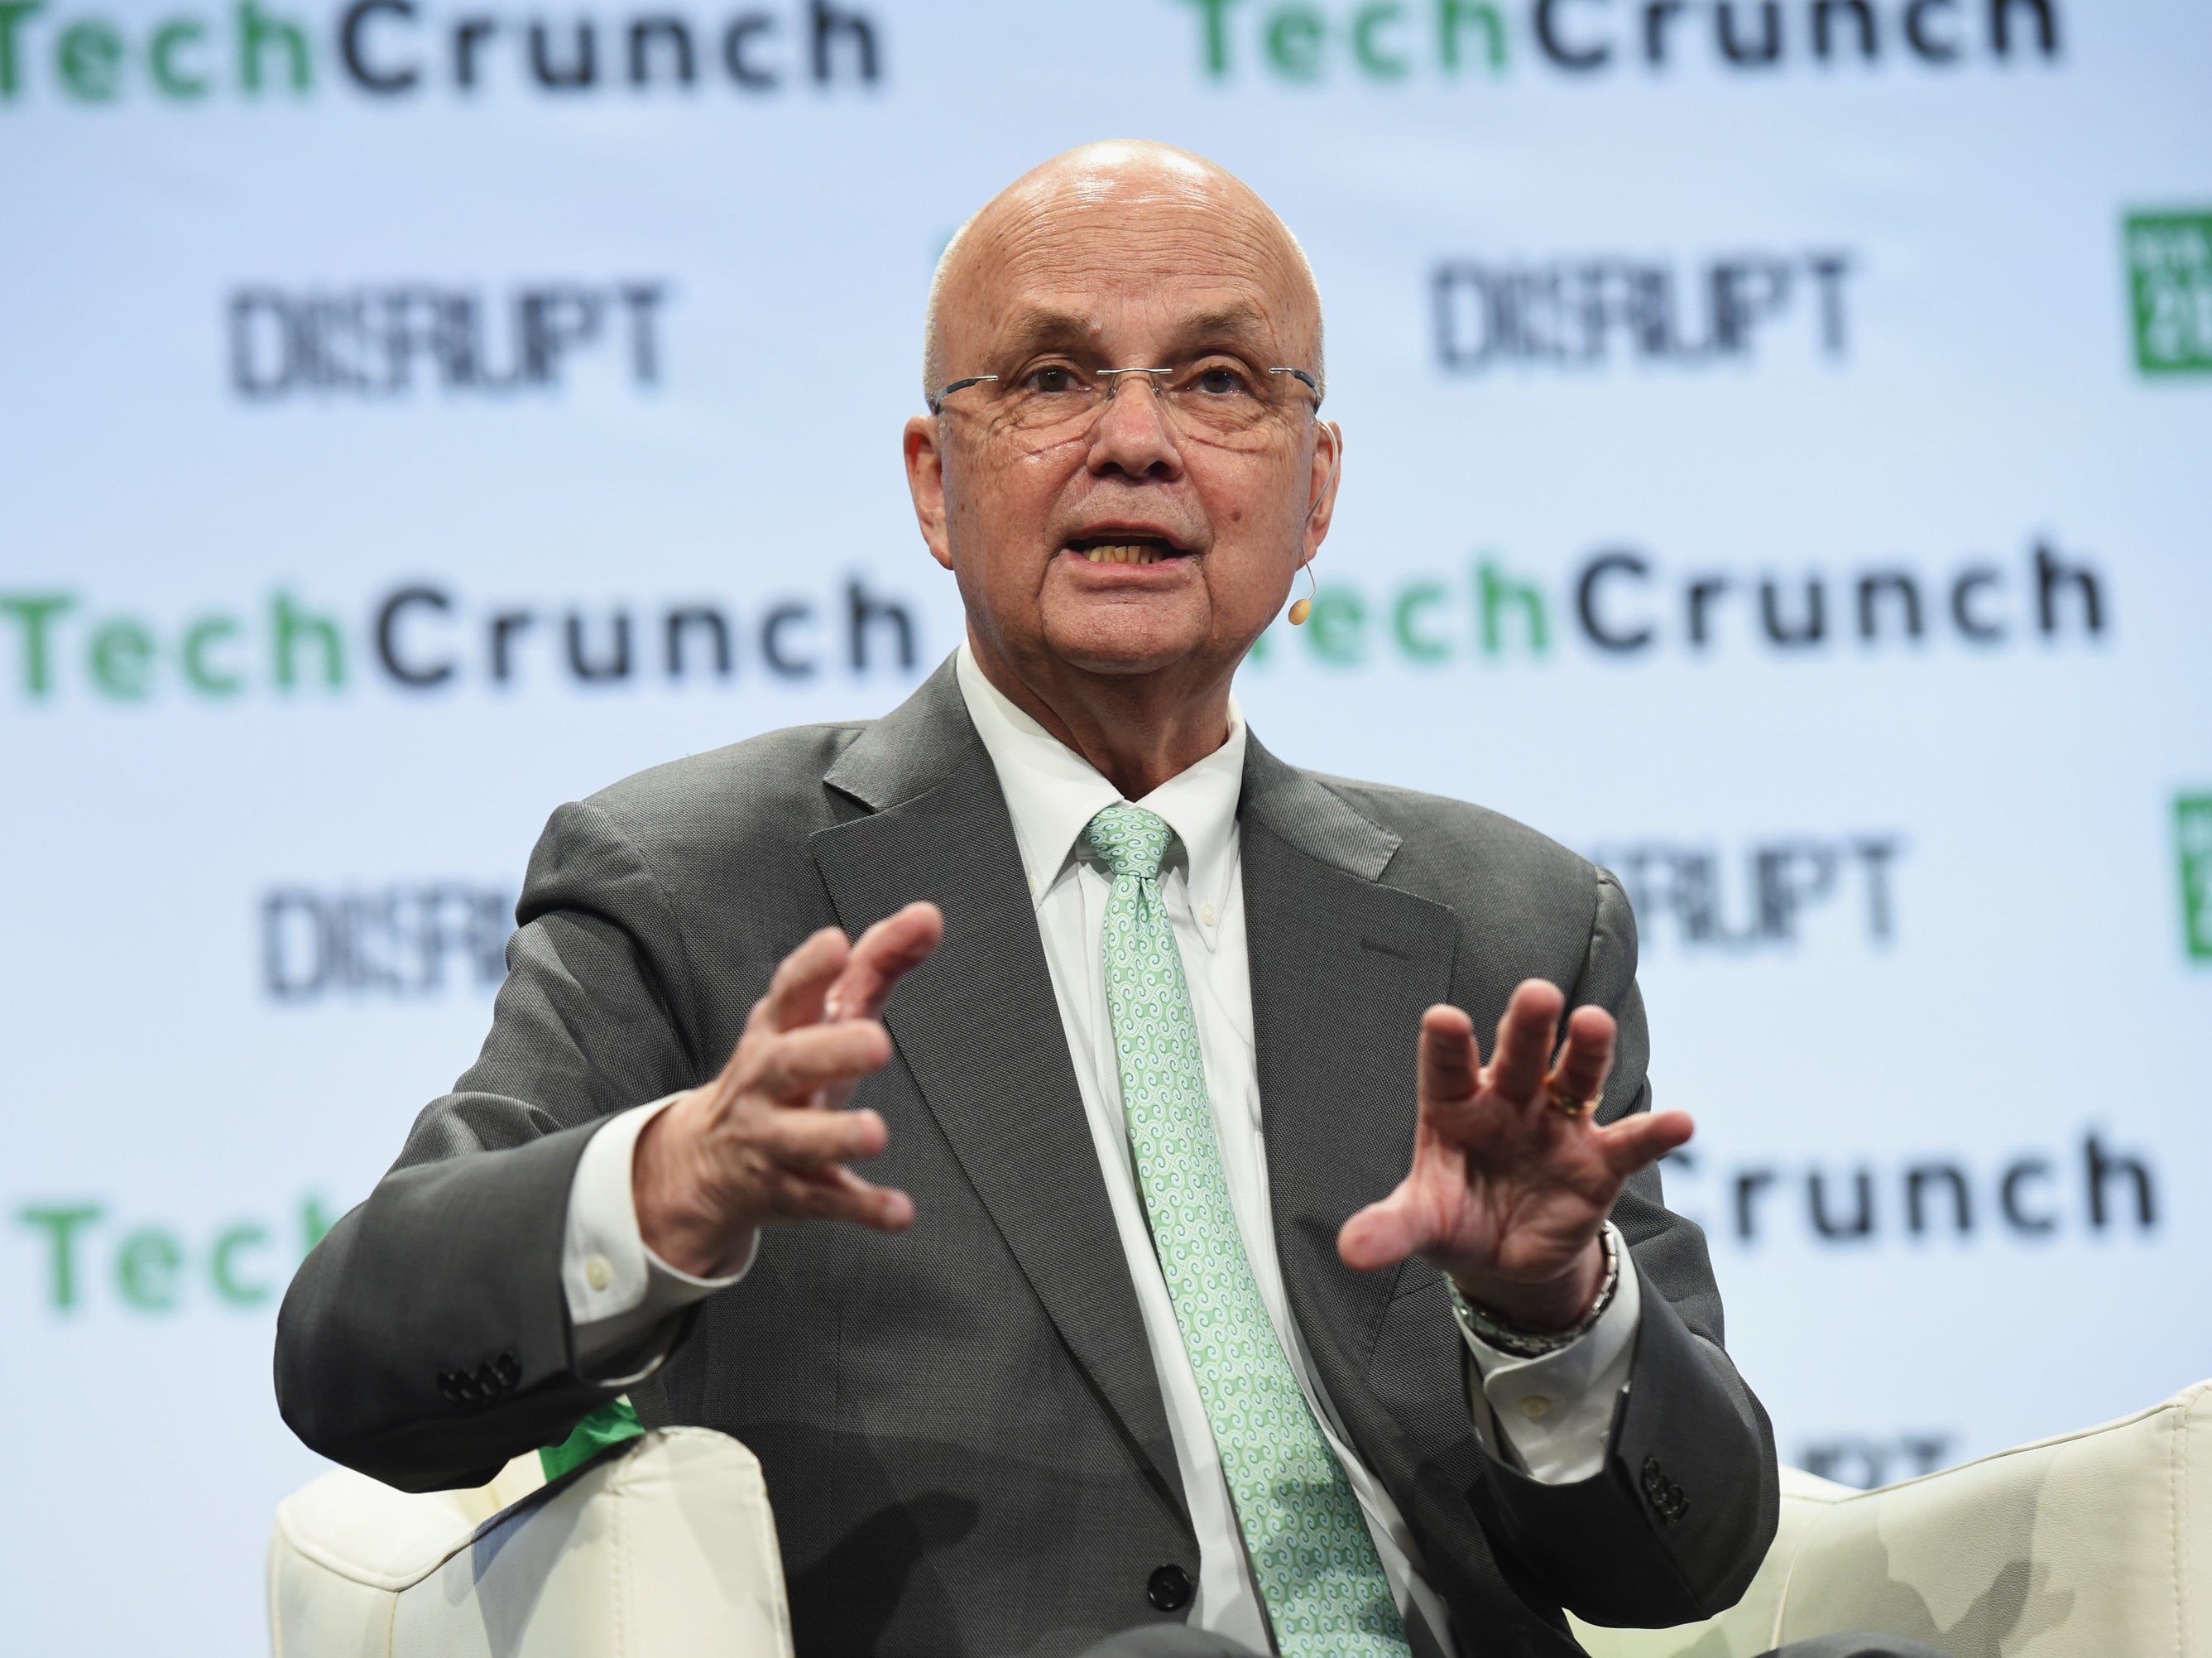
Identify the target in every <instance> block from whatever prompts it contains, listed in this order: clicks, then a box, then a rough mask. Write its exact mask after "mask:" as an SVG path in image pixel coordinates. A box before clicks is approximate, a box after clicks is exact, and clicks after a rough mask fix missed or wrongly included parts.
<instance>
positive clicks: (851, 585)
mask: <svg viewBox="0 0 2212 1658" xmlns="http://www.w3.org/2000/svg"><path fill="white" fill-rule="evenodd" d="M0 638H4V639H6V640H7V642H8V643H11V644H12V645H13V647H14V650H15V665H14V672H13V674H9V677H8V680H7V683H8V684H9V686H10V687H11V689H12V696H13V700H15V702H17V703H19V704H29V705H31V706H33V707H40V706H49V705H52V704H53V703H54V702H55V701H56V700H57V699H58V698H60V697H61V696H63V695H64V693H77V694H85V693H88V694H89V696H90V697H91V698H93V699H94V700H95V701H99V702H109V703H143V702H148V701H150V700H153V699H155V698H158V697H161V696H165V695H166V696H174V695H177V694H179V693H181V694H182V695H184V696H185V697H188V698H191V699H193V700H196V701H203V702H231V701H234V700H236V699H237V698H240V697H241V696H245V695H246V694H248V693H250V692H260V693H267V692H275V693H276V694H277V695H279V696H280V697H287V698H289V697H295V696H298V695H300V694H301V693H302V692H319V693H321V694H322V695H323V696H325V697H329V696H333V695H341V694H343V693H344V692H348V691H349V690H350V689H351V687H352V686H353V685H354V684H355V682H356V678H357V677H359V676H362V675H364V674H366V675H367V676H368V677H372V678H374V679H375V680H380V681H382V682H383V683H384V684H386V686H392V687H394V688H396V689H398V690H400V691H403V692H436V691H451V690H457V689H459V688H460V687H462V686H484V687H489V688H491V689H494V690H497V691H503V692H514V691H518V690H525V689H532V688H539V687H543V686H546V685H548V684H566V685H568V686H579V687H587V688H592V689H606V688H610V687H613V686H621V685H624V684H629V683H631V682H633V681H635V682H637V683H639V684H643V683H646V682H647V681H658V682H659V683H660V684H662V685H665V686H669V687H670V688H671V689H677V690H689V689H692V688H695V687H698V686H726V685H728V684H730V683H731V682H732V680H735V679H736V678H737V676H738V674H739V672H740V668H741V667H742V670H743V672H744V673H746V674H754V675H763V676H765V677H767V678H769V679H770V680H787V681H800V680H811V679H813V678H815V677H816V676H817V674H826V673H830V672H833V671H842V672H843V673H846V674H850V675H852V676H853V677H854V678H856V679H858V678H861V677H863V676H865V675H867V674H872V673H874V672H876V671H877V670H878V668H879V667H894V668H896V670H897V671H898V672H900V673H902V674H908V675H909V676H910V675H911V674H913V672H914V670H915V664H916V662H917V661H919V660H920V655H921V635H920V630H919V625H918V624H917V622H916V620H915V613H914V611H913V609H912V607H909V606H908V605H907V604H904V603H902V602H901V601H900V600H896V599H890V598H884V597H882V596H880V595H878V594H875V593H873V592H872V591H871V590H870V589H869V588H868V587H867V585H866V582H863V581H862V580H861V578H860V577H859V576H854V577H852V578H850V579H849V580H848V581H847V582H846V583H845V585H844V588H843V591H842V593H838V594H835V595H834V596H829V597H823V598H805V597H798V596H793V597H786V598H782V599H778V600H769V601H765V602H763V603H762V604H761V606H760V607H759V608H758V609H757V611H752V612H744V611H739V610H738V609H735V608H733V607H730V606H727V605H725V604H722V603H720V602H719V601H715V600H703V599H702V600H677V601H674V602H671V603H667V604H664V605H661V606H659V607H650V608H647V607H635V606H631V605H627V604H611V605H606V606H604V607H595V608H586V607H582V606H580V605H553V604H543V603H524V604H496V603H493V604H484V603H473V602H466V601H465V600H462V599H461V598H460V597H459V596H458V595H457V594H455V593H454V592H453V589H452V588H447V587H445V586H442V585H441V584H438V583H435V582H416V583H410V585H407V586H404V587H400V588H393V589H391V590H390V591H388V592H386V593H385V594H382V595H381V596H380V597H378V598H377V599H375V600H373V601H372V602H371V603H370V605H369V606H368V609H367V611H366V613H365V614H364V615H362V618H361V619H360V620H359V621H358V623H356V624H352V625H349V623H348V622H347V621H346V620H345V619H343V618H342V617H341V616H339V615H338V614H337V613H335V612H332V611H328V610H321V609H317V608H315V607H311V606H309V605H307V603H305V602H303V601H302V600H300V599H299V598H298V597H297V596H295V594H292V593H291V592H290V591H289V590H287V589H284V588H278V589H277V590H276V592H275V593H274V594H271V595H270V599H269V601H268V603H267V605H266V606H264V607H260V608H258V609H255V608H251V607H221V608H216V609H210V610H206V611H202V612H199V613H195V614H193V615H191V616H188V617H186V618H185V619H182V620H179V621H172V622H168V623H166V624H165V623H162V622H158V621H156V620H155V619H152V618H149V617H147V616H143V615H139V614H133V613H129V612H123V611H110V610H106V609H105V608H94V607H91V606H89V605H88V604H87V602H86V601H85V599H84V597H83V595H82V594H78V593H76V592H73V591H70V590H69V589H67V588H52V589H46V590H41V591H15V592H9V591H7V590H5V589H0ZM4 649H6V646H5V645H0V650H4ZM6 672H7V669H6V667H5V665H4V662H0V674H5V673H6Z"/></svg>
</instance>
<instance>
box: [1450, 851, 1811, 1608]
mask: <svg viewBox="0 0 2212 1658" xmlns="http://www.w3.org/2000/svg"><path fill="white" fill-rule="evenodd" d="M1598 883H1599V886H1598V902H1597V911H1596V917H1595V922H1594V923H1593V925H1592V928H1591V932H1590V942H1589V955H1588V956H1587V958H1586V959H1585V961H1584V964H1583V973H1582V978H1581V981H1580V982H1579V983H1578V984H1577V985H1576V986H1575V987H1574V989H1573V991H1571V994H1570V996H1569V998H1568V1001H1569V1005H1570V1006H1577V1005H1580V1004H1582V1003H1595V1004H1596V1005H1598V1006H1600V1007H1602V1008H1605V1009H1608V1010H1609V1011H1610V1012H1611V1013H1612V1014H1613V1015H1614V1017H1615V1018H1616V1019H1617V1020H1618V1021H1620V1045H1619V1048H1618V1051H1617V1057H1616V1058H1615V1061H1614V1066H1613V1076H1612V1077H1611V1079H1610V1081H1609V1082H1607V1086H1606V1091H1605V1100H1604V1103H1603V1105H1602V1106H1601V1107H1600V1111H1599V1117H1600V1119H1601V1120H1602V1121H1607V1122H1610V1121H1613V1120H1614V1119H1618V1118H1620V1117H1621V1116H1623V1115H1625V1114H1626V1113H1627V1112H1633V1111H1648V1110H1650V1107H1651V1085H1650V1081H1649V1079H1648V1078H1647V1076H1645V1070H1646V1067H1647V1064H1648V1062H1649V1060H1650V1033H1649V1031H1648V1029H1647V1028H1646V1026H1645V1022H1644V1002H1643V997H1641V995H1639V994H1638V991H1637V988H1636V923H1635V919H1634V917H1633V916H1632V913H1631V912H1630V910H1629V905H1628V900H1627V898H1626V895H1625V894H1623V893H1622V892H1621V889H1620V884H1619V883H1618V882H1617V881H1615V880H1614V879H1613V876H1612V875H1610V874H1607V873H1606V872H1604V871H1600V872H1599V875H1598ZM1613 1222H1614V1224H1616V1225H1617V1226H1619V1227H1620V1230H1621V1234H1622V1235H1623V1236H1624V1237H1625V1238H1626V1239H1627V1240H1628V1245H1629V1248H1630V1250H1631V1252H1632V1253H1633V1255H1634V1257H1635V1259H1636V1265H1637V1271H1638V1277H1639V1278H1640V1280H1641V1283H1642V1288H1643V1291H1644V1295H1643V1312H1642V1317H1641V1320H1640V1322H1639V1324H1638V1330H1637V1336H1636V1350H1635V1358H1634V1360H1633V1362H1632V1365H1631V1368H1630V1371H1629V1377H1628V1382H1627V1385H1626V1387H1624V1388H1623V1389H1622V1392H1621V1394H1620V1399H1619V1401H1618V1403H1617V1404H1616V1405H1615V1407H1614V1410H1613V1427H1612V1431H1611V1434H1610V1436H1609V1437H1608V1441H1607V1448H1606V1458H1605V1462H1604V1464H1603V1466H1601V1468H1600V1470H1599V1471H1598V1472H1596V1473H1595V1474H1593V1475H1591V1476H1590V1477H1589V1478H1587V1479H1584V1480H1580V1481H1577V1482H1576V1483H1574V1484H1565V1485H1546V1484H1539V1483H1537V1482H1536V1481H1534V1480H1533V1479H1530V1478H1528V1477H1527V1476H1526V1475H1524V1474H1522V1473H1521V1472H1518V1471H1517V1470H1516V1469H1514V1468H1512V1467H1510V1466H1508V1465H1507V1464H1506V1463H1504V1461H1502V1460H1499V1459H1498V1458H1497V1457H1495V1456H1492V1455H1490V1454H1488V1453H1487V1452H1486V1453H1485V1454H1484V1478H1483V1480H1482V1482H1481V1484H1480V1485H1478V1486H1477V1487H1476V1490H1475V1493H1474V1500H1475V1503H1476V1506H1477V1509H1478V1510H1479V1512H1480V1517H1481V1519H1482V1521H1483V1526H1484V1529H1485V1530H1486V1531H1487V1532H1488V1533H1490V1535H1491V1537H1492V1540H1493V1541H1494V1542H1496V1543H1497V1544H1498V1545H1500V1547H1501V1548H1502V1549H1503V1550H1504V1551H1505V1552H1507V1553H1509V1554H1510V1555H1511V1556H1512V1557H1514V1558H1515V1559H1516V1561H1517V1562H1518V1563H1519V1564H1520V1565H1521V1566H1522V1568H1523V1569H1524V1570H1526V1571H1527V1572H1528V1573H1529V1574H1530V1575H1531V1576H1533V1578H1534V1580H1535V1582H1536V1583H1538V1584H1540V1585H1541V1586H1542V1588H1545V1589H1546V1590H1547V1591H1548V1592H1549V1593H1550V1594H1552V1595H1553V1596H1554V1597H1555V1598H1556V1599H1557V1600H1559V1603H1560V1604H1561V1605H1563V1606H1565V1607H1566V1608H1567V1609H1568V1610H1570V1611H1571V1612H1575V1613H1576V1614H1577V1615H1578V1616H1580V1617H1582V1618H1587V1619H1588V1620H1589V1621H1590V1622H1591V1623H1594V1624H1606V1625H1608V1626H1612V1627H1617V1628H1658V1627H1663V1626H1667V1625H1671V1624H1682V1623H1688V1622H1691V1621H1692V1620H1693V1619H1696V1618H1707V1617H1711V1615H1713V1614H1714V1613H1715V1612H1720V1611H1723V1609H1725V1608H1727V1607H1729V1606H1734V1605H1735V1603H1736V1601H1737V1600H1740V1599H1741V1598H1742V1595H1743V1592H1744V1590H1745V1589H1746V1588H1748V1587H1749V1586H1750V1583H1751V1580H1752V1576H1753V1574H1754V1573H1755V1572H1757V1570H1759V1563H1760V1561H1761V1560H1763V1559H1764V1558H1765V1555H1766V1551H1767V1547H1768V1545H1770V1544H1771V1542H1772V1541H1773V1539H1774V1529H1775V1525H1776V1521H1777V1519H1778V1515H1779V1513H1780V1502H1781V1498H1780V1490H1779V1484H1778V1474H1777V1471H1776V1466H1775V1455H1774V1434H1773V1429H1771V1426H1770V1425H1769V1423H1768V1422H1767V1419H1766V1412H1765V1411H1764V1410H1763V1409H1761V1408H1760V1405H1759V1401H1758V1399H1755V1398H1753V1395H1752V1393H1751V1390H1750V1389H1749V1388H1748V1387H1746V1386H1745V1385H1744V1382H1743V1379H1742V1378H1741V1376H1739V1375H1737V1374H1736V1370H1735V1365H1734V1364H1733V1363H1731V1362H1729V1356H1728V1354H1727V1353H1726V1351H1725V1350H1723V1347H1722V1344H1721V1339H1722V1329H1721V1302H1720V1291H1719V1289H1718V1287H1717V1285H1716V1284H1715V1283H1714V1282H1713V1272H1712V1264H1711V1260H1710V1259H1708V1257H1707V1254H1706V1251H1705V1234H1704V1233H1703V1232H1702V1231H1701V1230H1699V1228H1698V1227H1697V1226H1695V1225H1694V1224H1692V1222H1688V1221H1686V1220H1684V1219H1683V1218H1682V1217H1681V1216H1679V1215H1676V1214H1674V1212H1673V1211H1672V1210H1668V1208H1667V1206H1666V1204H1665V1202H1664V1200H1663V1199H1662V1196H1661V1193H1660V1181H1659V1171H1658V1169H1657V1168H1656V1167H1652V1168H1650V1169H1646V1170H1644V1172H1643V1173H1640V1174H1638V1175H1637V1176H1636V1177H1635V1178H1634V1179H1632V1180H1631V1181H1630V1182H1629V1183H1628V1187H1627V1189H1626V1191H1625V1192H1623V1193H1622V1194H1621V1197H1620V1201H1619V1202H1618V1203H1617V1204H1614V1206H1613Z"/></svg>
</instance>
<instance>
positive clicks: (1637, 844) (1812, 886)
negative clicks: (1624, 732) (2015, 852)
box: [1589, 834, 1905, 953]
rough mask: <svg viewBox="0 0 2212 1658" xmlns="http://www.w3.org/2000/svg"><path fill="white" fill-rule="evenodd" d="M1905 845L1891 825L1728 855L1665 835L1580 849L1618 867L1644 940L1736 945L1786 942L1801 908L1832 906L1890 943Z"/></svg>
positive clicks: (1799, 938) (1785, 945)
mask: <svg viewBox="0 0 2212 1658" xmlns="http://www.w3.org/2000/svg"><path fill="white" fill-rule="evenodd" d="M1904 848H1905V838H1904V837H1903V836H1902V835H1898V834H1866V835H1842V836H1817V835H1799V836H1793V837H1790V838H1785V839H1779V840H1771V841H1755V842H1753V844H1750V845H1748V846H1747V847H1745V848H1744V849H1743V850H1741V852H1739V853H1737V854H1735V855H1734V856H1729V855H1724V854H1723V853H1722V852H1721V851H1720V850H1719V849H1718V848H1717V847H1713V846H1710V845H1705V846H1696V845H1681V844H1675V843H1673V842H1668V841H1626V842H1620V843H1613V844H1605V845H1601V846H1598V847H1595V848H1594V849H1592V850H1591V852H1590V854H1589V856H1590V858H1591V861H1592V862H1594V863H1599V864H1601V865H1603V866H1604V867H1605V868H1607V869H1610V870H1612V871H1613V873H1614V874H1615V875H1619V876H1620V884H1621V889H1622V890H1623V891H1624V892H1626V893H1627V894H1628V902H1629V905H1630V906H1631V907H1632V909H1633V910H1634V911H1636V919H1637V923H1638V931H1639V932H1641V933H1643V934H1644V935H1645V936H1646V937H1647V941H1648V942H1657V941H1658V940H1659V939H1661V938H1662V937H1665V938H1668V939H1671V940H1672V942H1674V944H1675V945H1677V946H1678V947H1679V948H1681V949H1684V950H1688V951H1712V952H1723V953H1743V952H1748V951H1752V950H1759V949H1774V948H1780V949H1790V948H1795V947H1796V945H1798V944H1799V943H1801V942H1803V935H1804V927H1805V921H1806V917H1808V914H1812V913H1814V912H1818V911H1821V910H1824V909H1826V908H1829V907H1831V906H1837V907H1839V908H1841V910H1842V911H1843V912H1844V916H1845V917H1847V918H1848V920H1849V922H1850V924H1851V925H1852V927H1853V928H1854V930H1856V931H1857V934H1858V936H1860V937H1861V938H1863V940H1864V941H1865V942H1867V943H1868V944H1887V943H1889V942H1891V940H1892V939H1893V938H1894V937H1895V936H1896V926H1897V923H1896V904H1895V894H1894V893H1893V890H1892V887H1891V878H1892V876H1893V873H1894V872H1895V869H1896V867H1897V861H1898V858H1899V855H1900V854H1901V853H1902V852H1903V850H1904ZM1662 921H1663V923H1664V925H1663V927H1662V925H1661V923H1662Z"/></svg>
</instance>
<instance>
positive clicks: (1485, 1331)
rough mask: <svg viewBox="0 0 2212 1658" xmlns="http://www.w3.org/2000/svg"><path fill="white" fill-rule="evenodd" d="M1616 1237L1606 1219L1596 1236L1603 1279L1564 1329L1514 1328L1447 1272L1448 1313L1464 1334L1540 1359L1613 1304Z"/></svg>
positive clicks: (1617, 1262)
mask: <svg viewBox="0 0 2212 1658" xmlns="http://www.w3.org/2000/svg"><path fill="white" fill-rule="evenodd" d="M1619 1239H1620V1234H1618V1233H1616V1232H1615V1231H1614V1230H1613V1222H1610V1221H1608V1222H1606V1225H1605V1230H1604V1231H1602V1232H1601V1233H1600V1234H1598V1240H1599V1242H1600V1243H1601V1245H1602V1246H1603V1247H1604V1250H1605V1283H1603V1285H1601V1287H1600V1289H1599V1290H1598V1292H1597V1299H1596V1300H1595V1301H1593V1302H1591V1303H1590V1309H1589V1312H1587V1313H1585V1314H1583V1315H1582V1318H1581V1319H1580V1320H1578V1321H1577V1323H1575V1324H1574V1325H1572V1326H1570V1327H1569V1328H1567V1329H1565V1330H1521V1329H1516V1328H1515V1327H1514V1326H1512V1325H1510V1324H1507V1323H1506V1322H1505V1321H1504V1320H1502V1319H1500V1318H1499V1317H1498V1315H1497V1314H1495V1313H1492V1312H1490V1311H1488V1310H1487V1309H1486V1308H1480V1307H1477V1306H1476V1305H1475V1304H1474V1302H1473V1301H1469V1300H1468V1298H1467V1297H1466V1296H1464V1295H1461V1294H1460V1293H1459V1286H1458V1285H1457V1284H1455V1283H1453V1282H1452V1281H1451V1275H1450V1274H1449V1273H1446V1274H1445V1275H1444V1294H1445V1295H1449V1297H1450V1298H1451V1308H1452V1316H1453V1317H1454V1318H1455V1319H1457V1320H1459V1327H1460V1329H1461V1330H1462V1332H1465V1333H1466V1334H1467V1335H1468V1336H1471V1337H1473V1338H1474V1339H1475V1340H1476V1341H1479V1342H1480V1343H1481V1344H1483V1345H1484V1346H1486V1347H1494V1348H1496V1349H1497V1350H1498V1351H1499V1352H1501V1353H1510V1354H1511V1355H1512V1356H1514V1357H1515V1358H1517V1359H1540V1358H1542V1357H1543V1356H1545V1355H1546V1354H1547V1353H1556V1352H1558V1351H1559V1350H1560V1349H1561V1348H1563V1347H1567V1346H1571V1344H1574V1343H1575V1342H1577V1341H1579V1340H1580V1339H1581V1338H1583V1336H1585V1335H1587V1334H1589V1329H1590V1326H1592V1325H1594V1324H1595V1323H1596V1322H1597V1321H1598V1320H1600V1319H1601V1318H1603V1317H1604V1316H1605V1309H1606V1308H1608V1307H1610V1306H1612V1305H1613V1295H1614V1294H1615V1293H1616V1292H1617V1291H1618V1290H1619V1289H1620V1241H1619Z"/></svg>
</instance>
